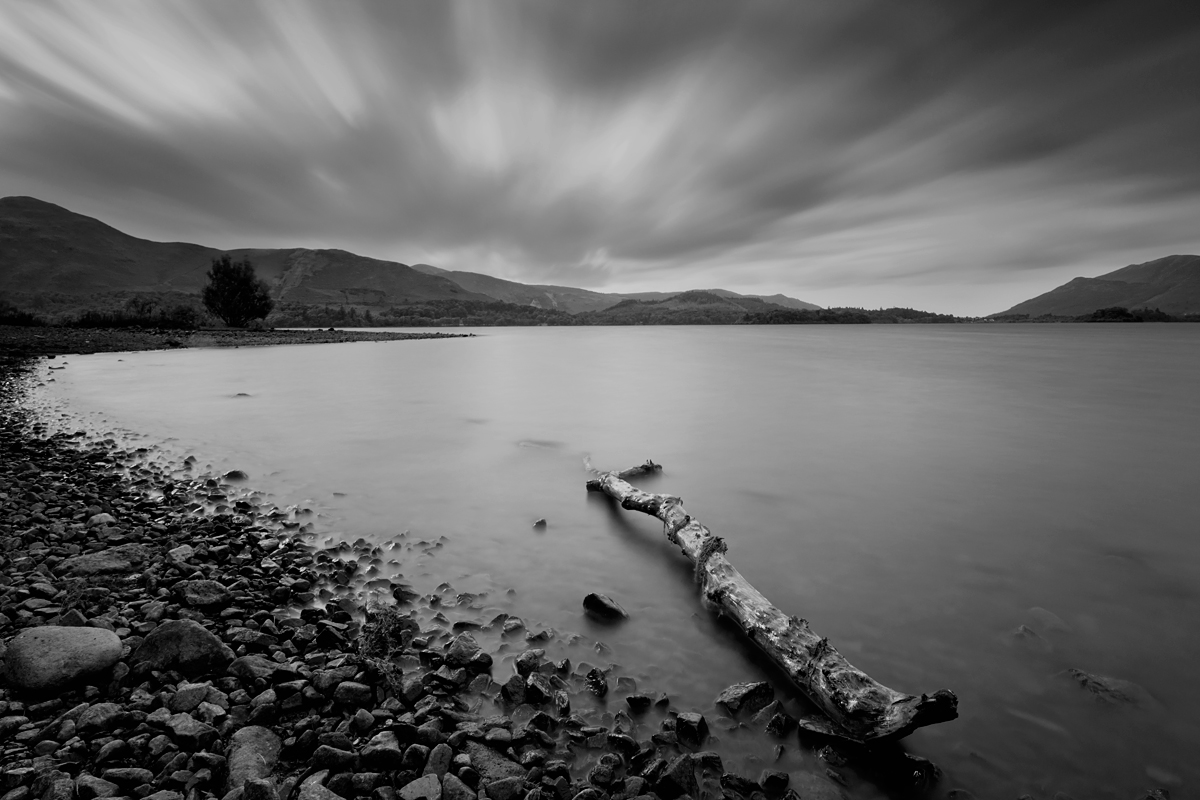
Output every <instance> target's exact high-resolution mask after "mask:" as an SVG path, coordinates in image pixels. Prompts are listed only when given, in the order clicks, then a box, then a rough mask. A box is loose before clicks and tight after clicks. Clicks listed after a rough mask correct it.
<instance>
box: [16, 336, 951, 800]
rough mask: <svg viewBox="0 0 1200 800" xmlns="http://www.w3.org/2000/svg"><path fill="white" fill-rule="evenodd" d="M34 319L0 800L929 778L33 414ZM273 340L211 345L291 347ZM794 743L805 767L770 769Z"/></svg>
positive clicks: (592, 792)
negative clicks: (639, 670)
mask: <svg viewBox="0 0 1200 800" xmlns="http://www.w3.org/2000/svg"><path fill="white" fill-rule="evenodd" d="M55 330H56V331H57V332H59V333H61V331H62V329H55ZM31 332H32V333H31ZM37 333H38V332H37V329H23V332H22V333H21V334H20V335H16V336H11V335H10V336H8V337H7V338H6V342H7V343H8V344H7V345H6V347H5V354H4V355H3V356H2V357H0V408H2V411H0V661H3V669H2V670H0V676H2V677H0V776H2V777H0V800H32V799H33V798H38V799H39V800H73V798H78V800H93V799H94V798H108V797H114V798H118V797H119V798H153V800H208V799H209V798H225V800H240V798H247V799H248V800H293V799H294V798H297V797H299V798H303V800H339V798H340V799H341V800H351V799H352V798H372V800H394V799H395V798H402V799H403V800H442V798H445V800H475V799H476V798H478V800H632V798H646V799H647V800H654V798H661V800H677V798H682V797H686V798H693V799H695V800H699V798H709V797H712V798H717V797H724V798H730V800H767V799H768V798H783V797H796V796H801V797H805V798H810V797H816V798H821V797H826V798H833V797H842V796H845V794H844V790H843V786H844V784H845V783H846V779H845V777H844V776H843V772H845V771H846V770H847V769H851V768H854V765H855V761H856V760H858V761H860V762H862V763H861V764H860V766H861V769H862V770H867V769H869V770H870V771H871V772H872V773H873V774H874V775H875V778H874V780H875V782H877V783H879V784H880V785H886V786H891V787H893V788H899V789H901V790H903V791H905V792H907V791H924V790H925V789H926V788H929V787H931V786H932V785H934V784H935V783H936V781H937V778H938V771H937V768H936V767H935V766H934V765H932V764H931V763H929V762H928V761H925V760H923V759H920V758H917V757H915V756H911V755H908V754H906V753H904V752H903V751H902V750H900V749H899V748H896V749H894V750H889V751H888V752H887V753H883V754H880V753H875V754H862V753H856V752H854V751H853V749H852V748H846V747H839V746H837V744H836V743H830V742H820V741H817V742H808V743H805V742H804V741H803V740H801V741H799V742H797V734H796V732H795V729H796V721H795V720H794V719H793V718H791V717H790V716H789V715H788V713H787V711H786V710H785V709H784V706H783V704H782V703H781V702H780V701H779V700H777V699H776V692H775V690H774V689H773V687H772V686H771V685H770V684H768V683H766V682H747V683H736V682H734V680H733V679H735V678H736V677H737V676H731V685H730V687H729V688H728V689H727V690H726V691H725V692H723V693H722V694H721V696H720V697H718V698H716V699H715V701H714V705H713V706H712V708H710V709H704V710H694V709H683V708H676V707H674V706H673V705H672V702H671V698H669V697H667V696H666V695H664V694H662V693H660V692H655V691H654V689H653V687H647V686H638V685H637V684H636V682H634V681H633V680H631V679H629V678H625V677H617V675H616V673H614V671H613V669H612V666H611V665H609V666H608V667H605V666H603V665H601V664H592V663H590V661H589V660H587V658H586V657H587V656H588V655H589V654H590V655H591V656H593V657H594V656H595V653H592V652H590V651H588V650H586V649H584V650H582V656H581V657H580V658H578V659H575V660H572V659H571V658H560V659H557V660H551V659H550V658H549V657H547V655H546V648H547V642H548V640H549V639H550V638H551V637H553V636H554V635H555V634H554V632H547V631H531V630H526V627H525V624H524V622H523V620H521V619H520V618H518V617H516V616H513V615H511V614H507V613H503V612H500V613H496V612H495V609H494V608H489V606H488V602H487V599H486V598H482V597H478V596H474V595H470V594H459V593H455V591H454V590H453V588H452V587H451V586H450V585H449V584H442V585H441V586H439V589H438V591H435V592H433V593H429V594H424V595H422V594H419V593H418V592H416V591H414V590H413V589H412V587H410V586H408V585H407V584H404V583H402V582H400V581H399V580H395V579H383V578H374V577H372V576H373V575H374V574H375V570H373V566H374V565H377V564H379V563H380V560H381V559H383V558H389V557H390V558H397V559H399V560H400V563H401V565H402V564H403V557H404V553H405V552H411V551H413V549H414V548H415V549H418V550H419V549H422V548H426V549H431V548H436V547H437V546H438V544H437V543H435V542H425V541H421V542H407V543H397V545H396V549H395V550H394V551H392V552H383V551H381V550H380V548H379V547H378V546H374V547H372V546H370V545H368V544H367V543H366V542H364V541H362V540H358V541H353V542H337V543H335V544H334V545H332V546H320V545H319V544H316V543H314V541H313V537H311V536H308V535H306V534H310V533H311V531H312V527H313V523H312V522H311V518H310V517H309V516H308V515H307V511H306V510H305V509H301V508H296V507H286V506H284V507H281V506H279V505H277V504H275V503H272V502H269V501H268V500H266V499H264V498H262V497H261V496H260V495H258V494H257V493H255V492H254V491H253V490H252V488H250V485H249V484H251V483H252V479H249V480H248V479H247V476H245V475H244V474H241V473H240V472H238V471H229V472H227V473H223V474H222V473H217V472H211V471H206V470H205V468H204V467H202V466H201V465H200V464H199V463H198V462H196V460H195V459H194V458H190V459H188V460H185V461H184V462H183V463H181V464H178V465H175V466H174V468H172V469H171V470H169V471H168V470H164V469H163V468H162V467H161V466H158V465H156V464H154V463H152V462H151V461H150V460H148V459H147V458H145V454H144V453H142V452H139V451H138V450H137V449H136V448H131V447H128V446H124V445H122V444H121V443H119V442H115V441H113V440H112V439H107V440H98V439H94V438H89V437H87V436H84V435H83V432H77V433H64V432H51V431H50V429H49V428H47V427H46V426H45V424H44V423H43V422H42V421H40V420H39V419H38V418H37V415H36V413H35V412H33V411H31V410H29V408H28V407H27V406H26V405H25V404H24V403H23V400H24V398H25V395H26V392H27V391H28V390H29V385H30V381H31V380H33V379H34V378H33V375H34V372H35V364H36V360H37V358H39V357H42V356H52V355H53V354H54V353H60V352H83V350H81V349H80V344H81V341H80V340H78V339H68V337H69V336H76V335H77V334H79V333H80V332H78V331H71V332H69V333H67V334H63V335H60V336H57V338H54V337H55V336H56V335H57V334H55V333H54V332H50V331H47V330H44V329H43V330H41V332H40V333H41V335H42V336H43V338H42V339H41V340H37V339H33V338H30V337H32V336H35V335H37ZM86 333H88V334H90V335H91V337H92V338H91V340H90V341H89V342H87V343H86V344H87V345H88V346H91V345H92V344H94V343H96V342H101V343H102V344H103V345H104V347H105V349H132V348H133V347H142V346H145V347H155V348H156V347H159V346H161V347H173V346H177V345H171V344H167V343H166V339H167V338H169V337H170V336H171V335H170V334H142V333H130V332H125V331H122V332H111V333H112V335H111V336H104V335H98V334H97V332H96V331H87V332H86ZM279 333H281V334H286V335H285V336H280V337H278V338H276V339H274V340H271V341H262V340H259V339H261V337H260V336H259V335H256V334H247V335H246V338H244V339H241V340H237V339H236V338H235V337H232V336H231V337H229V338H228V340H227V341H228V342H234V341H236V342H238V343H240V344H267V343H278V342H288V341H296V337H295V335H294V334H296V333H297V332H279ZM303 333H304V334H305V335H313V334H327V335H330V336H332V335H335V333H334V332H303ZM336 335H341V332H337V333H336ZM346 335H348V336H355V337H357V336H359V334H356V333H354V332H350V333H349V334H346ZM374 336H379V335H378V334H376V335H374ZM374 336H372V335H366V338H374ZM382 336H390V337H392V338H398V337H400V336H403V335H397V334H383V335H382ZM139 337H140V338H139ZM256 337H258V339H256ZM355 340H357V339H355ZM39 341H40V344H39ZM338 341H341V339H338ZM14 342H16V343H17V344H15V345H14ZM39 346H40V347H41V348H42V352H41V353H40V354H39V353H38V352H37V348H38V347H39ZM185 346H186V345H185ZM347 586H357V587H370V589H371V596H372V598H373V599H372V601H371V602H370V603H364V602H362V601H361V600H359V599H351V597H350V596H349V595H348V593H347V592H346V591H344V590H345V588H346V587H347ZM355 597H356V598H359V597H361V593H360V594H359V595H355ZM580 600H581V602H582V601H584V598H583V597H581V598H580ZM584 606H585V607H588V608H589V609H590V611H591V612H592V613H595V614H598V615H601V616H603V615H606V614H613V613H616V612H615V611H614V609H612V608H610V607H608V606H607V605H606V603H605V602H604V598H589V600H588V602H587V603H584ZM596 652H599V649H597V651H596ZM600 660H601V661H602V659H600ZM733 730H738V731H739V732H740V735H743V736H750V737H757V738H754V739H753V740H752V741H753V742H754V743H755V748H756V750H757V751H758V752H759V753H761V755H760V756H757V757H755V758H753V759H752V761H751V766H752V770H747V769H746V768H745V766H746V765H741V767H742V768H741V769H740V770H739V769H738V768H735V767H734V766H732V765H726V764H723V763H722V758H721V756H720V755H719V754H718V753H717V752H715V751H714V750H713V749H711V745H712V743H713V742H715V741H717V740H718V737H719V735H720V734H722V733H724V732H726V731H733ZM798 746H799V747H801V748H808V749H809V750H810V751H811V752H810V754H809V755H810V757H809V763H810V764H811V768H810V769H808V770H805V771H804V772H803V773H797V772H795V771H793V772H791V773H789V772H788V771H784V770H781V769H775V768H773V766H772V762H773V761H774V760H776V759H777V758H778V757H779V756H780V755H781V754H782V753H783V752H784V750H785V749H793V750H794V749H795V748H797V747H798ZM867 756H869V757H867ZM847 764H849V766H847ZM839 770H840V771H839ZM860 771H861V770H860ZM743 773H745V774H743Z"/></svg>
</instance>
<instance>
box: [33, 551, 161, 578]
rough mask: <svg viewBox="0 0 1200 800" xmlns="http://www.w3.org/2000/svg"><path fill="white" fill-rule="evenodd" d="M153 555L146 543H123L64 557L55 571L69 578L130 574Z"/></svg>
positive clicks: (139, 568)
mask: <svg viewBox="0 0 1200 800" xmlns="http://www.w3.org/2000/svg"><path fill="white" fill-rule="evenodd" d="M152 555H153V553H152V551H151V550H150V548H149V547H147V546H146V545H144V544H122V545H118V546H116V547H110V548H108V549H106V550H99V551H97V552H95V553H84V554H83V555H79V556H72V557H71V558H66V559H63V560H62V561H61V562H59V563H58V565H57V566H55V567H54V572H55V573H56V574H58V575H62V576H64V577H67V578H87V577H91V576H93V575H122V574H129V573H133V572H138V571H139V570H141V568H142V565H143V564H145V563H146V562H147V561H149V560H150V558H151V556H152Z"/></svg>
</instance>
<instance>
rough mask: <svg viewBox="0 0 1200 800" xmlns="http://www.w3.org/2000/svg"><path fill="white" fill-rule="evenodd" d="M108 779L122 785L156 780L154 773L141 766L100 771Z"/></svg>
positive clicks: (129, 785)
mask: <svg viewBox="0 0 1200 800" xmlns="http://www.w3.org/2000/svg"><path fill="white" fill-rule="evenodd" d="M100 777H102V778H104V780H106V781H113V782H114V783H117V784H120V785H121V786H128V787H134V786H140V785H141V784H143V783H151V782H153V781H154V773H153V772H151V771H150V770H148V769H142V768H141V767H113V768H112V769H106V770H104V772H102V773H100Z"/></svg>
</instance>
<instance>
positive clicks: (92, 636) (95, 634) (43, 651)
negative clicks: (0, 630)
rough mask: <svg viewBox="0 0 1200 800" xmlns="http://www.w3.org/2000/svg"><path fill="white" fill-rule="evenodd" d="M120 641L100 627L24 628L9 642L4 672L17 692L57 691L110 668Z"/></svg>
mask: <svg viewBox="0 0 1200 800" xmlns="http://www.w3.org/2000/svg"><path fill="white" fill-rule="evenodd" d="M120 659H121V640H120V638H119V637H118V636H117V635H116V634H115V633H113V632H112V631H106V630H104V629H103V628H62V627H59V626H57V625H45V626H40V627H36V628H26V629H24V630H23V631H21V632H20V633H18V634H17V635H16V636H14V637H13V638H12V640H11V641H10V642H9V643H8V652H7V654H6V655H5V671H6V673H7V676H8V681H9V683H10V684H11V685H12V686H13V687H14V688H16V689H26V690H41V689H59V688H62V687H64V686H67V685H69V684H71V683H73V682H75V681H78V680H80V679H81V678H84V677H87V676H89V675H94V674H96V673H98V672H103V671H104V670H106V669H108V668H110V667H112V666H113V665H114V664H116V663H117V662H118V661H119V660H120Z"/></svg>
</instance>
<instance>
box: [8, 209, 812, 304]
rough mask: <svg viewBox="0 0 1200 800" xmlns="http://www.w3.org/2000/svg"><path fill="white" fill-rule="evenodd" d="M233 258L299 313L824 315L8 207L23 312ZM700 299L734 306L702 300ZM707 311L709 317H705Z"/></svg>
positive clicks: (12, 286) (136, 289)
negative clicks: (123, 226)
mask: <svg viewBox="0 0 1200 800" xmlns="http://www.w3.org/2000/svg"><path fill="white" fill-rule="evenodd" d="M225 252H228V253H229V254H230V255H231V256H232V257H233V258H234V259H235V260H240V259H241V258H249V259H250V261H251V262H252V263H253V264H254V268H255V271H256V272H257V273H258V276H259V277H260V278H262V279H263V280H265V281H266V282H267V283H268V284H269V285H270V287H271V295H272V297H273V298H274V299H275V300H277V301H279V302H280V303H281V304H287V305H289V306H295V307H299V306H306V305H307V306H315V305H323V306H327V305H337V306H389V305H397V304H400V305H403V304H412V303H438V302H449V303H459V302H465V303H494V302H501V303H512V304H515V305H519V306H532V307H534V308H537V309H544V310H546V311H558V312H566V313H568V314H582V313H595V312H600V311H604V310H606V309H609V308H612V307H615V306H617V305H620V304H621V303H622V302H623V301H626V300H646V301H654V302H658V301H666V300H670V299H672V298H682V299H680V300H678V301H677V302H675V303H668V304H667V305H662V306H658V307H656V309H655V310H654V312H653V313H654V314H656V315H663V314H675V315H676V316H680V315H682V316H683V317H687V316H689V315H691V316H699V317H704V318H706V319H707V318H710V317H711V318H713V319H714V320H715V319H724V318H725V317H730V316H740V315H744V314H745V313H746V312H747V310H748V308H749V307H747V306H746V305H745V304H746V303H751V304H752V307H753V308H770V307H778V306H783V307H786V308H792V309H817V308H819V306H815V305H813V304H811V303H805V302H804V301H802V300H796V299H795V298H791V297H786V296H784V295H781V294H779V295H771V296H770V297H758V296H747V295H740V294H738V293H736V292H731V291H728V290H725V289H711V290H703V291H699V292H695V291H693V292H683V293H678V292H645V293H638V294H624V295H623V294H612V293H605V292H594V291H590V290H588V289H576V288H573V287H569V286H553V285H540V284H538V285H528V284H524V283H517V282H515V281H507V280H503V279H501V278H495V277H492V276H491V275H484V274H481V273H477V272H465V271H454V270H445V269H441V268H439V267H435V266H431V265H429V264H416V265H413V266H408V265H406V264H400V263H397V262H393V261H383V260H380V259H375V258H367V257H365V256H359V255H355V254H354V253H349V252H346V251H345V250H310V249H305V248H273V249H266V248H247V249H239V250H228V251H223V250H218V249H216V248H212V247H204V246H202V245H198V244H189V243H187V242H153V241H149V240H146V239H139V238H137V237H136V236H130V235H129V234H127V233H123V232H121V231H119V230H117V229H116V228H113V227H111V226H109V225H106V224H104V223H103V222H100V221H99V220H97V219H93V218H91V217H87V216H84V215H82V214H77V213H75V212H73V211H70V210H68V209H65V208H62V207H61V206H57V205H54V204H53V203H47V202H45V201H42V200H38V199H36V198H33V197H5V198H0V294H3V295H4V296H6V297H7V298H9V299H10V300H13V301H17V302H20V301H22V300H25V301H28V302H27V303H21V304H22V305H25V304H28V303H33V304H34V305H37V306H38V307H40V308H46V307H49V308H57V309H60V310H61V309H64V308H65V309H71V308H80V307H92V306H96V305H101V304H105V303H107V304H108V305H112V304H113V303H114V302H115V303H118V304H119V303H123V302H124V301H125V300H126V299H127V298H128V297H129V296H130V295H131V294H155V295H157V296H160V297H165V296H167V295H168V294H171V293H183V294H185V295H192V296H194V295H197V294H198V293H199V292H200V289H201V288H202V287H203V286H204V284H205V283H206V282H207V277H206V273H207V271H208V268H209V266H210V265H211V263H212V261H213V259H214V258H217V257H219V256H220V255H221V254H222V253H225ZM699 295H706V296H707V297H708V298H715V299H716V300H721V301H724V302H723V303H721V304H716V305H714V304H713V303H711V302H709V301H708V300H703V301H698V300H697V297H698V296H699ZM48 301H49V302H50V305H49V306H46V305H45V304H46V303H47V302H48ZM764 302H765V303H766V304H767V305H763V304H764ZM754 303H758V304H759V305H758V306H753V304H754ZM39 304H40V305H39ZM770 304H774V306H771V305H770ZM700 308H703V309H704V311H703V313H701V312H699V311H697V309H700ZM722 309H723V310H722ZM646 313H648V312H647V310H646V309H640V310H637V311H635V310H634V307H625V309H624V310H622V311H619V312H617V313H616V314H615V315H614V316H629V315H632V317H638V316H639V315H641V316H644V315H645V314H646ZM632 317H631V318H632ZM521 318H522V319H523V317H521ZM632 324H636V323H632Z"/></svg>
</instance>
